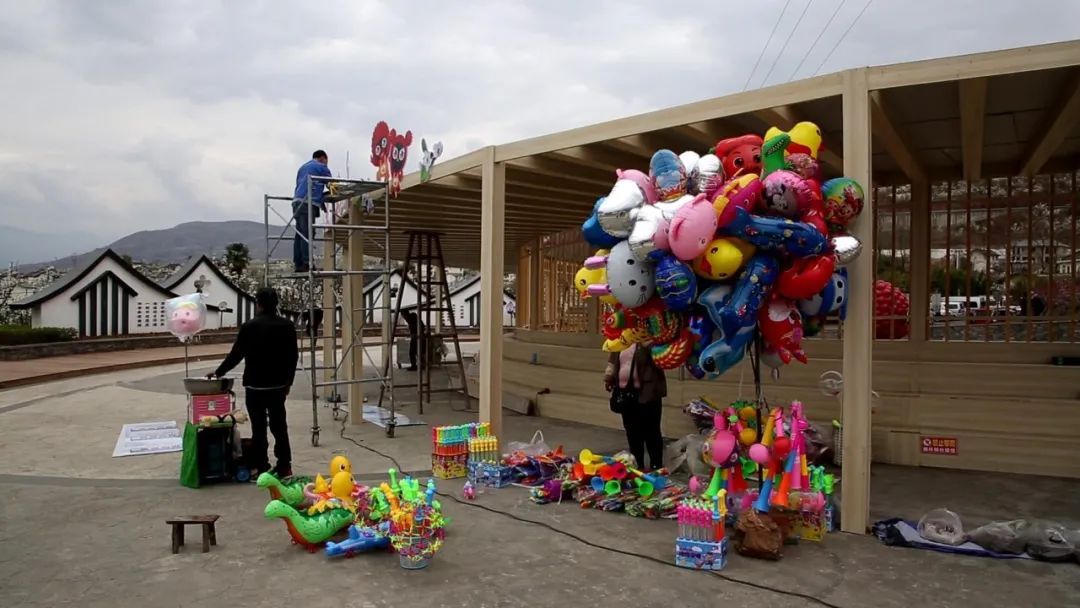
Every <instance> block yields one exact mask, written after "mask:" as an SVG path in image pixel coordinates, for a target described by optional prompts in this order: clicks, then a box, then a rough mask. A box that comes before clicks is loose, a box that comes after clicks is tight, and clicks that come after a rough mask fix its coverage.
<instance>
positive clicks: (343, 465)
mask: <svg viewBox="0 0 1080 608" xmlns="http://www.w3.org/2000/svg"><path fill="white" fill-rule="evenodd" d="M342 471H345V472H346V473H352V463H351V462H349V459H348V458H346V457H344V456H341V455H338V456H334V457H333V458H331V459H330V478H331V479H333V478H334V475H337V474H338V473H340V472H342Z"/></svg>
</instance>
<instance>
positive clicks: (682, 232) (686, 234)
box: [668, 194, 716, 262]
mask: <svg viewBox="0 0 1080 608" xmlns="http://www.w3.org/2000/svg"><path fill="white" fill-rule="evenodd" d="M715 236H716V209H714V208H713V206H712V204H711V203H709V201H708V199H707V198H706V196H705V195H704V194H699V195H698V196H697V197H696V198H694V200H692V201H691V202H690V203H689V204H687V205H685V206H683V207H682V208H681V209H679V210H678V212H676V213H675V219H673V220H671V228H670V230H669V232H668V241H669V244H670V248H671V253H673V254H675V257H677V258H679V259H680V260H682V261H684V262H688V261H690V260H693V259H694V258H696V257H698V256H699V255H701V254H702V253H705V249H706V248H707V247H708V246H709V242H711V241H712V240H713V238H714V237H715Z"/></svg>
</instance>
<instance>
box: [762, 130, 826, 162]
mask: <svg viewBox="0 0 1080 608" xmlns="http://www.w3.org/2000/svg"><path fill="white" fill-rule="evenodd" d="M781 133H783V131H781V130H780V129H778V128H776V127H769V130H768V131H766V132H765V141H768V140H769V139H771V138H773V137H775V136H777V135H780V134H781ZM787 134H788V135H790V136H791V143H790V144H788V147H787V150H785V151H784V155H785V156H786V155H788V154H794V153H797V152H801V153H803V154H809V155H810V158H814V159H816V158H817V157H818V152H820V151H821V129H820V128H818V126H817V125H815V124H814V123H812V122H805V121H804V122H800V123H796V124H795V126H794V127H791V129H790V130H789V131H788V132H787Z"/></svg>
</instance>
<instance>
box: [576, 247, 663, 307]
mask: <svg viewBox="0 0 1080 608" xmlns="http://www.w3.org/2000/svg"><path fill="white" fill-rule="evenodd" d="M592 260H593V258H590V259H589V260H587V261H586V263H585V265H586V267H589V266H590V263H591V262H592ZM605 269H606V271H607V281H608V282H607V285H591V286H589V294H591V295H596V296H603V295H607V294H611V295H613V296H615V299H616V300H618V301H619V304H622V305H623V306H625V307H626V308H637V307H638V306H641V305H643V304H645V303H646V302H648V301H649V298H651V297H653V294H654V293H656V283H655V279H654V278H653V273H654V268H653V263H652V262H651V261H649V260H639V259H637V257H635V256H634V254H633V252H631V251H630V244H629V243H627V242H626V241H620V242H619V243H618V244H616V245H615V246H614V247H612V248H611V253H609V254H608V255H607V256H606V263H605Z"/></svg>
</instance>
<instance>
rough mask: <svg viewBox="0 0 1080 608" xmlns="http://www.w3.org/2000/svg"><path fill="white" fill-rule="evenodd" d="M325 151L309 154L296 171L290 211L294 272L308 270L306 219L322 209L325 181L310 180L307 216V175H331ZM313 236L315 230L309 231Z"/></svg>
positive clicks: (316, 214)
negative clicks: (292, 224) (292, 231)
mask: <svg viewBox="0 0 1080 608" xmlns="http://www.w3.org/2000/svg"><path fill="white" fill-rule="evenodd" d="M328 160H329V159H328V158H327V157H326V152H323V151H322V150H316V151H315V153H314V154H312V155H311V160H309V161H308V162H306V163H304V164H303V165H301V166H300V170H299V171H297V172H296V190H295V191H294V192H293V202H292V211H293V219H294V220H295V227H296V235H295V236H294V237H293V270H294V271H295V272H307V271H308V257H309V247H311V244H310V243H308V228H309V226H308V220H309V218H310V219H311V220H314V219H316V218H318V217H319V212H320V211H322V210H324V208H323V188H324V187H325V186H326V182H322V181H312V182H311V205H312V209H311V214H310V216H309V214H308V209H307V205H306V203H307V198H308V176H312V177H333V175H331V174H330V167H328V166H326V163H327V162H328ZM311 233H312V236H314V234H315V231H314V230H312V231H311Z"/></svg>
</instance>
